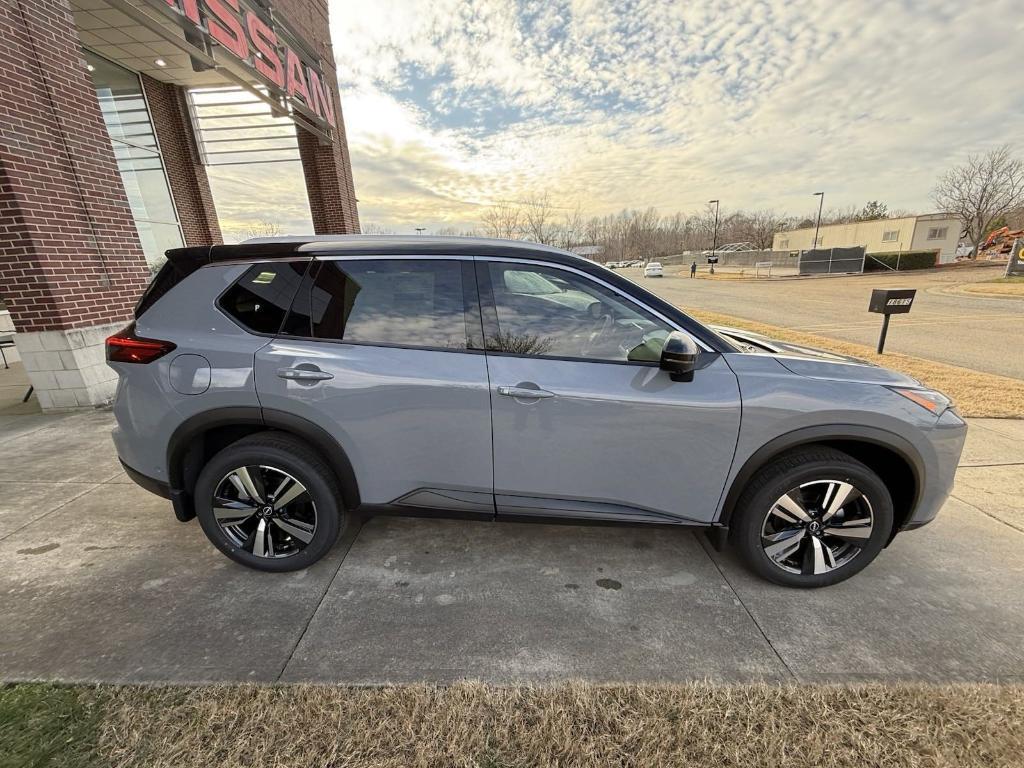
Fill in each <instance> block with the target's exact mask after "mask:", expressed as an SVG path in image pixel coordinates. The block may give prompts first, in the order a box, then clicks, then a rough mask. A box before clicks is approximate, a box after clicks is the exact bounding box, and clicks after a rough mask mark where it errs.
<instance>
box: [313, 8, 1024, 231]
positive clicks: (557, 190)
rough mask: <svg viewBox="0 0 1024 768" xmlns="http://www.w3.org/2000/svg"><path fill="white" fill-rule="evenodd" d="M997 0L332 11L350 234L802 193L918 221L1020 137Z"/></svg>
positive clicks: (1009, 45) (786, 200) (1006, 21)
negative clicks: (537, 196)
mask: <svg viewBox="0 0 1024 768" xmlns="http://www.w3.org/2000/svg"><path fill="white" fill-rule="evenodd" d="M1017 5H1018V0H987V1H986V2H983V3H975V4H965V3H961V2H953V1H952V0H929V1H928V2H924V1H923V0H922V1H920V2H918V1H916V0H902V1H896V2H880V1H875V2H871V1H869V0H856V1H854V0H841V1H840V2H825V1H824V0H821V1H819V2H810V1H809V0H803V1H800V0H796V1H792V2H784V1H783V0H778V1H777V2H764V1H763V0H722V1H721V2H715V3H706V2H686V3H681V2H676V1H675V0H524V1H523V2H519V3H510V2H507V0H474V1H473V2H457V1H456V0H440V1H439V2H429V3H428V2H425V1H424V2H413V0H376V2H374V3H370V4H364V5H363V6H360V9H359V11H358V12H357V13H353V12H351V9H350V7H348V6H347V4H342V3H340V2H332V9H331V10H332V24H333V29H332V35H333V39H334V45H335V56H336V59H337V63H338V69H339V77H340V79H341V83H342V101H343V108H344V111H345V120H346V126H347V130H348V136H349V143H350V148H351V152H352V158H353V165H354V171H355V180H356V190H357V194H358V196H359V198H360V214H361V218H362V220H363V221H364V222H376V223H380V224H384V225H386V226H390V227H393V228H396V229H400V230H406V231H407V230H411V229H412V227H414V226H427V227H440V226H458V227H469V226H473V225H475V224H476V223H477V222H478V221H479V215H480V212H481V211H482V209H483V208H484V207H486V206H487V205H489V204H491V203H493V202H495V201H498V200H506V199H513V200H514V199H521V198H523V197H524V196H527V195H529V194H532V193H535V192H538V191H542V190H547V191H548V192H549V193H550V194H551V197H552V198H553V199H554V200H556V201H558V202H559V203H560V204H562V205H566V206H575V205H576V204H577V203H578V204H579V205H580V206H581V207H582V209H583V210H584V211H585V212H587V213H593V214H604V213H608V212H612V211H616V210H619V209H621V208H624V207H646V206H648V205H654V206H657V207H658V208H659V209H660V210H662V211H663V212H666V213H668V212H673V211H675V210H692V209H694V208H696V207H699V206H700V205H701V204H702V203H703V201H705V200H707V199H708V198H711V197H717V198H720V199H722V201H723V205H724V206H726V207H729V208H737V207H756V208H761V207H775V208H779V209H788V210H791V211H793V212H795V213H800V212H803V211H805V210H809V209H810V208H811V207H812V205H813V201H812V200H811V197H810V195H811V193H812V192H816V191H819V190H823V191H825V192H826V193H827V195H828V202H827V204H830V205H835V206H844V205H849V204H862V203H863V202H864V201H865V200H867V199H875V198H877V199H882V200H885V201H886V202H888V203H889V204H890V206H892V207H895V208H909V209H921V210H923V209H926V208H927V207H928V191H929V189H930V188H931V186H932V184H933V183H934V181H935V178H936V177H937V176H938V175H939V174H940V173H941V172H942V171H943V170H944V169H945V168H947V167H948V166H949V165H951V164H953V163H956V162H959V161H961V160H962V159H963V158H964V157H965V156H966V155H967V154H968V153H970V152H976V151H981V150H984V149H986V148H988V147H991V146H993V145H996V144H999V143H1002V142H1006V141H1013V139H1014V138H1017V137H1019V136H1024V91H1021V90H1020V89H1019V88H1016V87H1015V80H1016V76H1017V74H1018V73H1019V63H1018V62H1019V60H1020V50H1021V40H1022V39H1024V35H1022V34H1021V33H1022V30H1024V21H1022V20H1021V18H1022V17H1021V16H1020V14H1019V8H1018V7H1017ZM1000 20H1003V21H1000ZM1018 149H1019V150H1020V151H1022V152H1024V146H1019V147H1018Z"/></svg>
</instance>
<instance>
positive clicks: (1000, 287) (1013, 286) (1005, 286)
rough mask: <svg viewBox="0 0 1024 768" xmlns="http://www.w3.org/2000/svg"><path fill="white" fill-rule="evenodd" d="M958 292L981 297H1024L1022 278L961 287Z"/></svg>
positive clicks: (1017, 276)
mask: <svg viewBox="0 0 1024 768" xmlns="http://www.w3.org/2000/svg"><path fill="white" fill-rule="evenodd" d="M959 290H961V291H964V292H966V293H976V294H980V295H982V296H986V295H987V296H1024V276H1021V275H1016V276H1013V277H1000V278H997V279H995V280H985V281H982V282H980V283H967V284H965V285H961V286H960V287H959Z"/></svg>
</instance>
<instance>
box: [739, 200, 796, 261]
mask: <svg viewBox="0 0 1024 768" xmlns="http://www.w3.org/2000/svg"><path fill="white" fill-rule="evenodd" d="M738 224H739V231H740V239H742V240H748V241H750V242H751V243H753V245H754V247H755V248H759V249H761V250H762V251H765V250H768V249H769V248H771V247H772V240H773V239H774V238H775V233H776V232H781V231H782V230H783V229H785V227H786V224H787V221H786V218H785V217H783V216H780V215H779V214H777V213H776V212H775V211H772V210H763V211H753V212H752V213H749V214H744V215H743V216H742V218H741V220H740V222H738Z"/></svg>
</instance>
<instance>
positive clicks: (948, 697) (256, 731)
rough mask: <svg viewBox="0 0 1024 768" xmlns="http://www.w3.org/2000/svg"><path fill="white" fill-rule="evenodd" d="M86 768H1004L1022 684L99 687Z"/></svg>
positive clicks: (1023, 733)
mask: <svg viewBox="0 0 1024 768" xmlns="http://www.w3.org/2000/svg"><path fill="white" fill-rule="evenodd" d="M100 692H102V695H104V696H108V697H109V701H108V702H107V717H106V722H105V724H104V725H103V727H102V732H101V734H100V742H99V745H100V752H99V755H100V756H101V758H102V763H103V764H105V765H111V766H116V767H117V768H136V767H138V768H142V766H145V767H146V768H190V767H191V766H196V767H199V766H202V768H220V767H223V768H227V767H228V766H230V767H231V768H235V767H236V766H277V767H283V766H303V767H305V766H372V767H373V768H412V767H413V766H416V767H422V768H428V767H432V766H437V767H438V768H441V767H443V768H449V767H450V766H479V767H481V768H482V767H483V766H489V767H491V768H498V767H499V766H501V767H503V768H512V767H516V768H518V767H519V766H523V767H525V766H622V767H623V768H625V767H632V766H636V767H637V768H639V767H640V766H644V767H645V768H646V767H648V766H693V767H694V768H701V767H702V766H708V767H709V768H729V767H730V766H743V767H744V768H745V767H746V766H787V768H790V767H791V768H801V767H803V766H807V767H808V768H810V767H811V766H813V767H814V768H834V767H838V766H857V767H858V768H860V766H887V767H890V766H892V767H899V766H908V767H910V766H913V767H914V768H925V767H938V766H986V768H997V767H999V766H1020V765H1021V764H1022V761H1024V720H1022V717H1021V713H1022V712H1024V687H1021V686H1006V687H1003V686H987V685H962V686H941V687H931V686H923V685H902V684H896V685H877V684H873V685H857V686H843V687H839V686H769V685H760V684H754V685H737V686H712V685H707V684H693V685H684V686H671V687H668V686H666V687H654V686H635V685H622V686H605V687H595V686H589V685H585V684H580V683H569V684H563V685H557V686H552V687H510V688H501V687H493V686H485V685H480V684H471V683H470V684H463V685H456V686H453V687H450V688H434V687H428V686H404V687H393V688H391V687H387V688H341V687H308V686H302V687H253V686H231V687H212V688H157V689H153V688H138V687H130V688H120V689H100Z"/></svg>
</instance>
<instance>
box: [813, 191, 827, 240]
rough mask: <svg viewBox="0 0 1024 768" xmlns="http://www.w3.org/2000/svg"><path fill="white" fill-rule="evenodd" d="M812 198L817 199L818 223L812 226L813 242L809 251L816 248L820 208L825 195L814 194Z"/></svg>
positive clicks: (819, 226) (823, 202)
mask: <svg viewBox="0 0 1024 768" xmlns="http://www.w3.org/2000/svg"><path fill="white" fill-rule="evenodd" d="M812 197H816V198H818V223H817V224H815V225H814V242H813V243H811V250H812V251H813V250H815V249H817V247H818V230H819V229H821V208H822V206H823V205H824V204H825V193H824V192H815V193H814V194H813V195H812Z"/></svg>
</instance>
